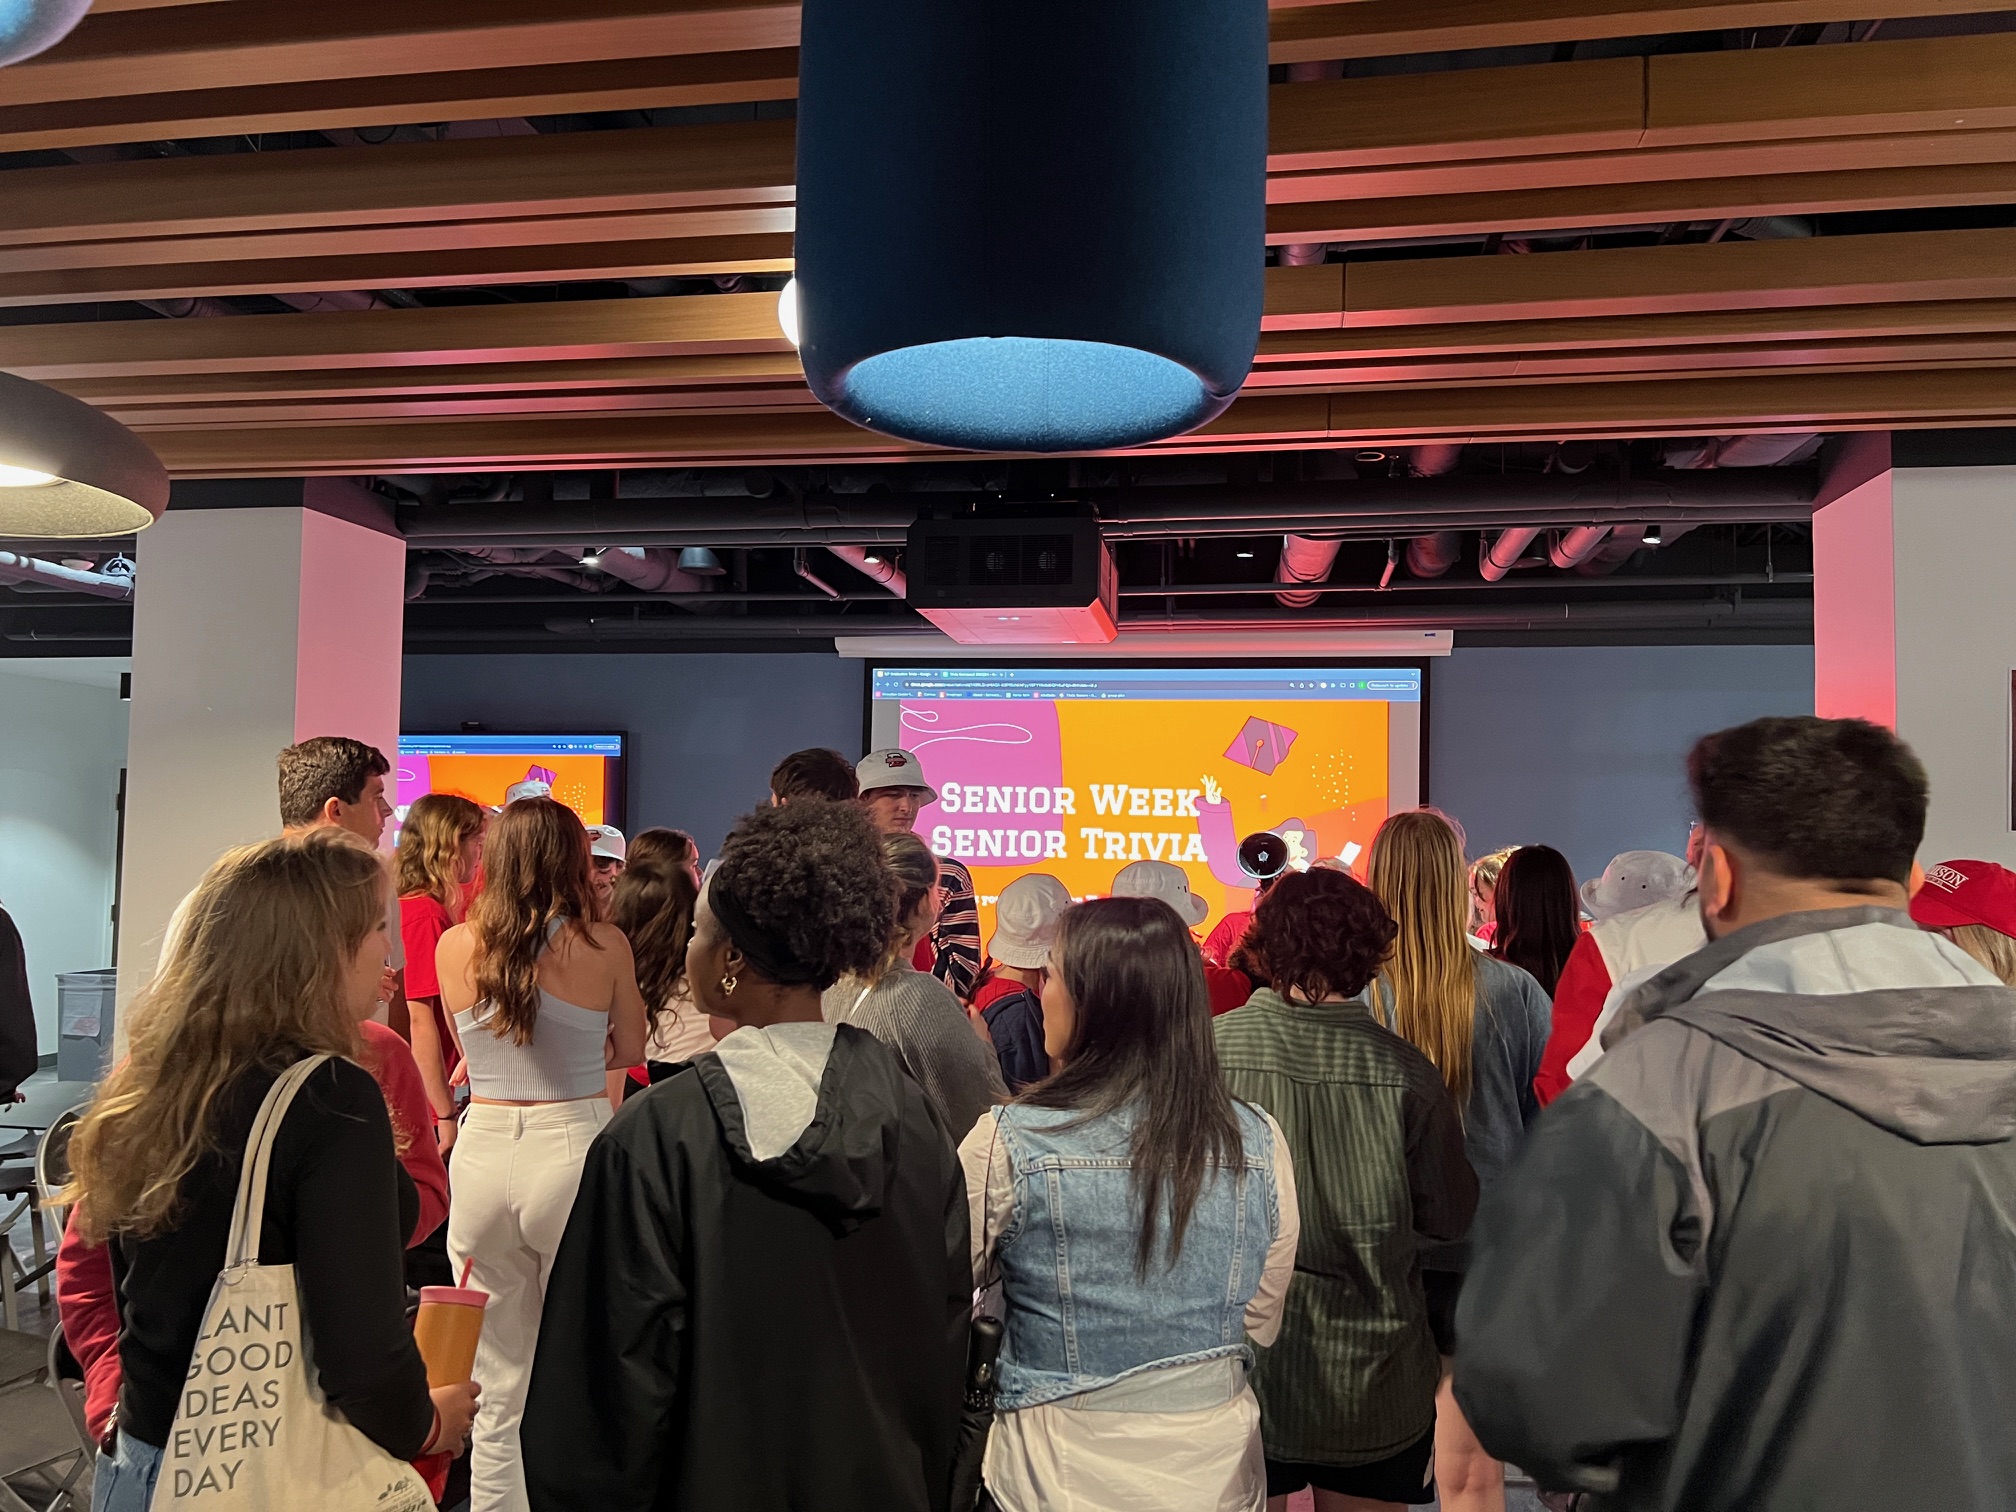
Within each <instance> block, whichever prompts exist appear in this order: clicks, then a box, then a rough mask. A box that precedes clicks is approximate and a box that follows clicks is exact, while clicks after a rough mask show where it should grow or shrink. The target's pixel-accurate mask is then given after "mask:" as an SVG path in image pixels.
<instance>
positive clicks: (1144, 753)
mask: <svg viewBox="0 0 2016 1512" xmlns="http://www.w3.org/2000/svg"><path fill="white" fill-rule="evenodd" d="M901 719H902V743H903V745H904V746H905V747H907V748H908V749H910V750H912V751H914V752H916V753H917V754H918V756H919V757H920V758H921V759H922V760H923V762H924V764H925V768H926V770H927V771H929V772H930V774H931V779H932V781H933V782H934V783H935V784H936V785H937V788H938V791H939V795H940V796H939V801H938V802H937V803H935V804H932V805H930V806H928V807H927V808H925V809H924V810H923V812H922V813H921V814H920V815H919V816H918V819H917V833H918V834H919V835H920V836H922V837H923V838H924V839H925V840H926V841H927V842H928V843H929V844H930V845H931V847H932V849H934V850H935V851H937V852H938V853H939V854H941V855H945V856H951V857H954V858H956V859H958V860H960V861H962V862H964V863H965V864H966V865H967V866H968V867H969V868H971V870H972V872H973V883H974V891H975V892H976V893H977V894H978V895H979V898H980V904H981V928H982V933H983V937H984V936H987V935H991V933H992V929H993V910H992V908H991V906H990V905H991V903H992V901H993V898H994V896H995V895H996V894H998V893H999V892H1000V890H1001V888H1002V887H1003V886H1005V885H1006V884H1007V883H1009V882H1010V881H1012V880H1013V879H1014V878H1016V877H1018V876H1020V875H1022V874H1023V873H1025V872H1032V871H1041V872H1048V873H1050V874H1051V875H1052V876H1054V877H1056V878H1057V879H1058V880H1059V881H1061V882H1062V883H1063V884H1064V885H1065V886H1066V887H1068V888H1069V889H1070V890H1071V892H1072V894H1073V895H1074V896H1077V897H1096V896H1104V895H1105V894H1106V893H1107V891H1108V890H1109V889H1110V888H1111V886H1112V883H1113V877H1114V874H1115V873H1117V872H1118V871H1119V870H1120V868H1121V867H1123V866H1125V865H1127V864H1128V863H1129V862H1132V861H1145V860H1157V861H1170V862H1174V863H1175V864H1177V865H1179V866H1181V867H1182V868H1183V869H1184V871H1185V872H1186V873H1187V874H1188V875H1189V879H1190V888H1191V890H1192V891H1193V892H1195V893H1196V894H1197V895H1198V896H1199V897H1201V898H1203V899H1204V900H1205V901H1206V903H1208V904H1209V905H1210V909H1211V914H1210V918H1209V919H1207V920H1206V922H1205V925H1204V929H1205V930H1207V931H1208V929H1209V928H1210V926H1211V924H1213V923H1215V922H1216V921H1217V920H1218V919H1220V918H1222V917H1223V916H1224V915H1225V913H1226V912H1227V911H1229V910H1237V909H1245V908H1250V907H1251V906H1252V900H1253V890H1252V883H1251V880H1250V879H1249V878H1247V877H1246V875H1245V874H1244V873H1243V872H1242V871H1241V870H1240V869H1239V863H1238V845H1239V841H1240V839H1241V838H1242V837H1244V836H1246V835H1249V834H1252V833H1253V832H1254V831H1256V830H1263V829H1271V830H1276V831H1279V832H1281V833H1282V834H1284V835H1285V836H1286V837H1287V838H1288V840H1289V843H1290V846H1291V849H1292V850H1294V851H1295V852H1296V853H1297V855H1296V859H1297V860H1298V861H1299V862H1301V863H1302V864H1304V865H1306V864H1307V863H1309V862H1312V861H1315V860H1317V859H1319V858H1320V857H1325V856H1338V855H1346V854H1352V855H1355V854H1357V853H1358V851H1362V850H1363V849H1364V848H1366V847H1368V846H1369V845H1370V844H1371V841H1372V835H1373V832H1374V831H1376V830H1377V829H1378V827H1379V825H1380V823H1381V821H1383V820H1384V819H1385V817H1386V814H1387V810H1388V805H1389V801H1390V797H1391V791H1392V788H1391V783H1390V773H1389V771H1388V765H1387V762H1388V756H1387V751H1388V744H1387V742H1388V725H1389V723H1390V707H1389V705H1388V704H1386V703H1385V702H1383V701H1378V700H1363V701H1359V700H1342V699H1340V700H1337V701H1335V702H1329V701H1316V700H1307V701H1286V700H1282V701H1273V700H1267V699H1255V700H1252V701H1250V702H1249V701H1245V700H1225V701H1204V700H1194V701H1183V700H1167V701H1163V700H1137V699H1125V700H1111V701H1106V700H1097V699H1066V700H1061V701H1058V702H1050V701H1047V700H1029V699H1001V700H993V699H985V700H982V699H975V700H948V701H939V700H929V699H919V700H908V699H906V700H903V701H902V704H901ZM1352 847H1356V848H1357V849H1356V850H1353V849H1352Z"/></svg>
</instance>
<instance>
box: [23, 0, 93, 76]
mask: <svg viewBox="0 0 2016 1512" xmlns="http://www.w3.org/2000/svg"><path fill="white" fill-rule="evenodd" d="M89 9H91V0H0V68H5V67H6V66H7V65H8V64H9V63H19V62H20V61H21V60H22V59H23V58H32V57H34V56H35V54H37V53H39V52H45V51H47V50H48V49H49V48H52V47H54V46H55V45H56V44H57V43H58V42H61V41H62V40H63V39H64V38H65V37H67V36H69V35H70V33H71V32H72V31H73V30H75V29H76V26H77V23H78V22H79V21H82V20H83V19H84V13H85V12H86V11H88V10H89Z"/></svg>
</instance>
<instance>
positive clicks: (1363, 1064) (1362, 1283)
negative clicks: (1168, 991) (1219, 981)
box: [1213, 869, 1477, 1512]
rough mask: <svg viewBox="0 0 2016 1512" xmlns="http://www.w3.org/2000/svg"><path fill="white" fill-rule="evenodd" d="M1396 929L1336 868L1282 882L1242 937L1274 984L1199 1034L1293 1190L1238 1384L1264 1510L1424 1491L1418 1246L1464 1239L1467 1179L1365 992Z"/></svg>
mask: <svg viewBox="0 0 2016 1512" xmlns="http://www.w3.org/2000/svg"><path fill="white" fill-rule="evenodd" d="M1397 932H1398V931H1397V929H1396V927H1395V925H1394V923H1393V920H1392V918H1391V917H1390V916H1389V915H1388V914H1387V912H1386V910H1385V908H1384V906H1382V905H1381V903H1380V902H1379V900H1378V898H1376V897H1374V896H1373V894H1372V892H1371V891H1370V889H1368V888H1366V887H1365V886H1363V885H1362V884H1360V883H1358V882H1356V881H1354V880H1353V879H1352V878H1351V877H1350V876H1348V875H1347V874H1345V873H1343V872H1337V871H1327V870H1320V869H1319V870H1314V871H1308V872H1300V873H1290V874H1289V875H1287V876H1284V877H1283V878H1282V879H1281V880H1280V881H1279V882H1277V883H1276V884H1275V885H1274V887H1273V888H1272V889H1271V890H1269V892H1268V893H1267V895H1266V897H1264V898H1262V899H1261V901H1260V906H1259V908H1258V909H1256V910H1255V912H1254V916H1253V930H1252V933H1251V934H1250V935H1249V936H1248V938H1249V939H1250V940H1251V941H1252V942H1253V944H1254V946H1255V947H1256V949H1257V951H1258V953H1259V955H1260V956H1261V958H1263V959H1264V960H1265V961H1266V965H1267V972H1268V975H1269V977H1270V979H1271V980H1272V981H1273V983H1274V985H1273V986H1272V987H1263V988H1261V989H1260V991H1258V992H1256V993H1255V994H1254V995H1253V1000H1252V1001H1251V1002H1250V1003H1248V1004H1247V1005H1246V1006H1245V1007H1244V1008H1241V1009H1238V1010H1237V1011H1235V1012H1233V1013H1228V1014H1226V1015H1225V1016H1224V1017H1223V1018H1221V1019H1218V1020H1217V1021H1216V1022H1215V1024H1214V1025H1213V1028H1214V1031H1215V1033H1216V1035H1217V1039H1218V1056H1219V1061H1220V1063H1221V1065H1222V1066H1223V1068H1224V1076H1225V1083H1226V1085H1227V1086H1228V1087H1230V1088H1231V1090H1232V1092H1233V1094H1234V1095H1235V1096H1238V1097H1242V1098H1245V1099H1246V1100H1248V1101H1250V1102H1253V1103H1256V1104H1257V1105H1259V1106H1260V1107H1262V1108H1265V1109H1266V1110H1267V1111H1268V1112H1269V1113H1271V1114H1272V1115H1273V1116H1274V1118H1275V1120H1276V1121H1277V1122H1278V1123H1279V1124H1280V1126H1281V1132H1282V1134H1283V1136H1284V1137H1285V1139H1286V1141H1287V1145H1288V1149H1289V1151H1290V1152H1291V1154H1292V1156H1293V1158H1294V1162H1295V1180H1296V1184H1297V1187H1298V1190H1299V1192H1300V1194H1301V1208H1302V1239H1301V1250H1300V1253H1299V1255H1298V1257H1297V1260H1296V1265H1295V1279H1294V1281H1293V1282H1292V1283H1291V1284H1290V1286H1289V1288H1288V1306H1287V1316H1286V1318H1285V1320H1284V1322H1283V1324H1282V1328H1281V1338H1280V1341H1279V1342H1278V1343H1277V1344H1276V1345H1275V1346H1274V1347H1273V1348H1272V1349H1270V1350H1269V1351H1268V1352H1267V1354H1266V1356H1265V1357H1264V1358H1263V1359H1262V1360H1261V1362H1260V1365H1259V1368H1258V1369H1257V1370H1256V1371H1255V1372H1254V1377H1253V1386H1254V1390H1255V1391H1256V1393H1257V1394H1258V1395H1259V1398H1260V1413H1261V1433H1262V1437H1263V1438H1264V1440H1265V1442H1266V1446H1267V1493H1268V1496H1269V1499H1270V1505H1281V1506H1285V1505H1286V1498H1287V1497H1289V1496H1291V1495H1293V1494H1294V1493H1295V1492H1297V1491H1300V1490H1302V1489H1303V1488H1304V1487H1305V1486H1313V1487H1314V1488H1315V1492H1316V1506H1317V1508H1318V1509H1319V1512H1327V1509H1331V1508H1336V1507H1347V1506H1348V1507H1352V1508H1369V1507H1378V1506H1395V1505H1406V1504H1410V1503H1413V1504H1419V1503H1423V1502H1430V1501H1433V1500H1434V1499H1435V1484H1434V1468H1433V1453H1434V1447H1435V1391H1436V1387H1437V1385H1438V1383H1439V1381H1440V1378H1441V1365H1440V1361H1439V1359H1438V1357H1437V1351H1436V1343H1435V1336H1434V1334H1433V1332H1432V1330H1431V1329H1430V1328H1429V1326H1428V1307H1427V1301H1426V1298H1425V1295H1424V1293H1423V1291H1422V1285H1421V1263H1420V1259H1419V1251H1420V1248H1421V1246H1422V1245H1424V1244H1427V1243H1431V1242H1437V1243H1439V1242H1445V1241H1448V1240H1454V1239H1460V1238H1461V1237H1462V1236H1463V1234H1464V1233H1465V1231H1466V1230H1467V1229H1468V1228H1469V1226H1470V1215H1471V1212H1472V1211H1473V1210H1474V1209H1475V1207H1476V1205H1477V1178H1476V1176H1475V1175H1474V1174H1473V1173H1472V1171H1471V1169H1470V1163H1469V1161H1468V1160H1467V1159H1466V1158H1465V1156H1464V1153H1463V1122H1462V1119H1461V1118H1460V1117H1459V1116H1458V1115H1457V1112H1456V1105H1455V1103H1454V1101H1453V1100H1452V1099H1451V1098H1450V1095H1449V1090H1448V1088H1447V1087H1446V1086H1444V1085H1443V1081H1442V1077H1441V1074H1440V1073H1439V1072H1437V1071H1436V1069H1435V1067H1434V1065H1433V1063H1432V1062H1430V1061H1429V1059H1428V1057H1427V1056H1426V1055H1424V1054H1422V1053H1421V1052H1420V1051H1419V1050H1417V1049H1415V1048H1414V1046H1412V1045H1410V1044H1408V1043H1407V1042H1406V1041H1405V1040H1403V1039H1401V1038H1400V1037H1399V1036H1398V1035H1396V1034H1394V1033H1393V1032H1392V1031H1391V1030H1388V1029H1386V1028H1384V1027H1382V1026H1381V1025H1380V1023H1379V1022H1378V1021H1377V1020H1376V1019H1375V1018H1374V1017H1373V1015H1372V1011H1371V1009H1370V1007H1369V1006H1368V1005H1367V1003H1366V1000H1365V989H1366V986H1367V984H1368V983H1370V982H1371V981H1372V980H1373V978H1374V977H1375V976H1376V975H1377V974H1378V971H1379V968H1380V966H1381V964H1382V963H1383V962H1384V961H1385V958H1386V954H1387V952H1388V951H1389V950H1390V949H1391V948H1392V945H1393V940H1394V937H1395V935H1396V934H1397ZM1276 1497H1278V1498H1281V1499H1282V1500H1281V1501H1280V1502H1279V1503H1275V1502H1273V1498H1276Z"/></svg>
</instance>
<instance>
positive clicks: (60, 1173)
mask: <svg viewBox="0 0 2016 1512" xmlns="http://www.w3.org/2000/svg"><path fill="white" fill-rule="evenodd" d="M83 1116H84V1110H83V1108H81V1107H77V1108H70V1109H68V1110H66V1111H65V1112H63V1113H61V1114H59V1115H57V1118H56V1121H55V1122H54V1123H52V1124H51V1125H50V1126H49V1127H48V1128H47V1129H45V1130H43V1131H42V1136H41V1138H40V1139H29V1138H23V1139H20V1140H17V1141H16V1142H15V1143H13V1144H11V1145H8V1146H6V1147H5V1148H0V1162H5V1163H4V1164H0V1209H4V1210H0V1326H4V1327H6V1328H19V1327H20V1326H21V1307H20V1302H19V1299H18V1298H19V1292H20V1289H21V1288H22V1287H23V1286H26V1285H27V1284H28V1283H29V1282H31V1281H32V1282H34V1283H35V1289H36V1292H37V1293H38V1295H40V1297H41V1299H42V1300H43V1301H44V1302H47V1301H48V1300H49V1275H50V1272H52V1271H53V1270H54V1269H55V1268H56V1254H55V1246H52V1245H51V1243H50V1242H49V1241H50V1227H49V1225H50V1224H51V1223H53V1224H54V1226H55V1227H54V1233H55V1239H56V1244H57V1245H60V1244H61V1243H62V1240H63V1220H64V1216H65V1210H64V1209H62V1208H60V1207H58V1206H56V1205H55V1201H54V1199H55V1196H56V1194H57V1193H58V1192H60V1191H62V1190H63V1188H64V1187H65V1186H67V1185H69V1182H70V1136H71V1135H72V1134H74V1133H75V1132H76V1130H77V1124H78V1121H79V1120H80V1119H82V1118H83ZM30 1156H32V1160H28V1159H23V1157H30ZM17 1162H18V1163H17ZM10 1202H11V1203H12V1204H13V1205H12V1206H11V1207H7V1206H5V1205H6V1204H8V1203H10ZM45 1212H46V1213H48V1214H49V1215H50V1216H49V1217H47V1218H45V1217H44V1213H45ZM23 1213H26V1214H27V1215H28V1226H29V1232H30V1235H31V1237H32V1238H33V1240H34V1243H35V1264H34V1266H33V1267H32V1268H31V1267H29V1266H24V1265H23V1264H22V1263H21V1257H20V1256H19V1255H17V1254H15V1253H14V1244H13V1239H12V1234H13V1230H14V1225H15V1224H16V1223H17V1222H19V1221H20V1219H21V1215H22V1214H23Z"/></svg>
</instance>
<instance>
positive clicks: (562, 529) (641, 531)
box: [401, 467, 1819, 550]
mask: <svg viewBox="0 0 2016 1512" xmlns="http://www.w3.org/2000/svg"><path fill="white" fill-rule="evenodd" d="M1818 486H1819V484H1818V478H1817V475H1816V474H1815V473H1814V471H1813V470H1812V469H1810V468H1791V467H1766V468H1743V469H1720V470H1715V469H1710V470H1707V471H1700V472H1661V473H1650V474H1646V475H1643V476H1639V477H1634V478H1618V477H1615V476H1611V475H1605V476H1601V477H1581V478H1577V477H1568V476H1563V475H1560V474H1555V473H1545V474H1528V475H1524V476H1513V477H1498V476H1495V475H1494V476H1490V477H1479V476H1474V475H1470V474H1463V473H1457V474H1452V475H1450V476H1447V477H1440V478H1384V477H1381V478H1358V479H1337V480H1326V481H1319V482H1312V483H1276V484H1272V485H1268V486H1266V487H1262V488H1251V489H1237V488H1201V487H1200V488H1134V489H1131V490H1128V491H1127V492H1125V493H1107V492H1103V491H1097V490H1094V491H1087V492H1084V493H1081V494H1080V495H1079V497H1080V498H1081V499H1083V500H1084V501H1086V502H1089V503H1092V504H1094V505H1096V507H1097V508H1098V511H1099V516H1100V524H1101V529H1102V531H1103V532H1104V534H1105V535H1106V537H1107V538H1108V539H1109V540H1169V539H1176V538H1183V537H1199V538H1202V537H1206V536H1211V537H1222V536H1255V535H1291V534H1309V535H1315V534H1318V533H1321V534H1324V535H1338V536H1343V537H1346V538H1363V537H1370V538H1375V539H1383V538H1384V537H1386V536H1391V535H1419V534H1422V533H1424V532H1425V531H1426V530H1428V529H1430V528H1441V529H1448V530H1457V529H1469V530H1479V529H1482V530H1494V529H1499V528H1502V527H1504V526H1507V525H1532V526H1535V527H1546V526H1572V525H1595V524H1611V525H1618V524H1628V523H1632V522H1635V521H1640V520H1646V519H1656V520H1661V521H1664V522H1667V523H1668V524H1685V523H1693V524H1710V523H1714V522H1717V521H1739V522H1744V523H1763V522H1766V521H1795V522H1799V523H1804V522H1805V521H1807V520H1809V519H1811V518H1812V514H1813V498H1814V495H1815V493H1816V492H1817V490H1818ZM401 513H402V515H410V518H407V519H404V520H402V523H403V524H404V526H405V531H406V539H407V541H408V542H409V543H410V544H412V545H415V546H439V547H444V548H445V547H457V548H463V547H468V546H486V547H487V546H506V547H508V546H525V545H537V544H539V543H542V542H554V543H560V544H565V545H569V546H573V545H582V544H587V545H595V544H607V545H624V546H633V545H649V546H711V547H714V548H715V549H716V550H719V549H720V548H722V547H724V546H740V547H762V546H825V547H829V548H830V547H832V546H834V545H856V546H881V545H887V544H891V543H900V542H901V541H902V540H903V539H904V536H905V534H906V533H907V532H908V530H909V528H910V525H911V523H912V522H913V521H914V520H915V519H916V517H917V505H916V503H915V502H913V501H910V500H906V499H903V498H901V497H897V496H890V495H880V494H869V495H864V496H861V497H859V498H848V499H839V498H835V497H832V496H831V495H822V494H807V495H805V496H803V497H802V498H799V499H796V500H785V499H774V500H773V499H766V500H761V501H758V502H755V503H746V502H738V503H736V504H734V505H727V504H709V503H707V502H705V501H702V500H697V499H583V500H576V501H571V502H568V501H561V502H554V503H543V502H538V501H533V502H524V503H511V502H506V503H501V504H466V503H459V502H452V501H449V502H434V503H430V502H428V501H426V500H424V499H423V500H422V501H421V502H420V503H419V504H418V505H416V506H414V507H413V508H412V509H411V510H410V511H405V510H402V512H401Z"/></svg>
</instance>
